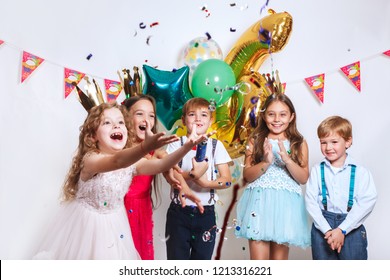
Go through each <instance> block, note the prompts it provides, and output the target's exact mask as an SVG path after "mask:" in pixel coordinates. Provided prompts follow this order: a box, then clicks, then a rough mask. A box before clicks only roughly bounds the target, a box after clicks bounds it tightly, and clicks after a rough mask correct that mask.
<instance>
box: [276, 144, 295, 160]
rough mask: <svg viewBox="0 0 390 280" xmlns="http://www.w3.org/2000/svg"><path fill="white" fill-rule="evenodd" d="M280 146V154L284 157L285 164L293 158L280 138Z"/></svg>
mask: <svg viewBox="0 0 390 280" xmlns="http://www.w3.org/2000/svg"><path fill="white" fill-rule="evenodd" d="M278 146H279V150H280V152H279V155H280V157H281V158H282V160H283V162H284V163H285V164H287V163H288V162H290V161H291V160H292V159H291V157H290V154H289V153H288V152H287V151H286V148H285V147H284V145H283V141H281V140H280V139H279V140H278Z"/></svg>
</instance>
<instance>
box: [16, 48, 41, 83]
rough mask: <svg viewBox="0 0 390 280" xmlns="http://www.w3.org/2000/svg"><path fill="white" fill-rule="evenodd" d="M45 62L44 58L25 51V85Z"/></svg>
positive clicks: (23, 65) (23, 70)
mask: <svg viewBox="0 0 390 280" xmlns="http://www.w3.org/2000/svg"><path fill="white" fill-rule="evenodd" d="M43 61H45V60H44V59H43V58H40V57H38V56H36V55H33V54H31V53H28V52H25V51H23V58H22V77H21V82H22V83H23V82H24V81H25V80H26V79H27V78H28V77H29V76H30V75H31V74H32V72H34V70H35V69H37V68H38V66H39V65H41V63H42V62H43Z"/></svg>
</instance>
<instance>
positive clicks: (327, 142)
mask: <svg viewBox="0 0 390 280" xmlns="http://www.w3.org/2000/svg"><path fill="white" fill-rule="evenodd" d="M320 145H321V152H322V154H323V155H324V156H325V157H326V159H327V160H328V161H329V162H330V163H331V164H332V166H335V167H342V166H343V164H344V161H345V158H346V157H347V153H346V151H347V149H348V148H349V147H350V146H351V145H352V137H351V138H349V139H348V140H345V139H344V138H343V137H341V136H340V135H339V134H338V133H335V132H332V133H330V134H329V135H328V136H326V137H321V138H320Z"/></svg>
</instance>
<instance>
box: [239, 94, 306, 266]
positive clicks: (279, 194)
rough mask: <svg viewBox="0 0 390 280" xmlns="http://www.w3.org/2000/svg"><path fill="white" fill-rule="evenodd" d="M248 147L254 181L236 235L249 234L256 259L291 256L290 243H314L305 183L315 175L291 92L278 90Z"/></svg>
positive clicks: (248, 173)
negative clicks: (278, 92)
mask: <svg viewBox="0 0 390 280" xmlns="http://www.w3.org/2000/svg"><path fill="white" fill-rule="evenodd" d="M262 109H263V110H262V111H261V113H260V117H259V123H258V125H257V127H256V128H255V130H254V131H253V133H252V135H251V137H250V139H249V141H248V146H247V150H246V153H245V167H244V171H243V176H244V180H245V181H246V182H249V184H248V185H247V187H246V189H245V190H244V193H243V195H242V196H241V198H240V200H239V202H238V205H237V226H236V231H235V233H236V236H237V237H243V238H247V239H248V240H249V250H250V258H251V259H261V260H283V259H284V260H285V259H288V254H289V246H290V245H294V246H299V247H302V248H305V247H308V246H310V230H309V226H308V219H307V213H306V210H305V205H304V196H303V195H302V188H301V185H302V184H305V183H306V181H307V179H308V177H309V167H308V147H307V143H306V141H305V140H304V139H303V136H302V135H301V134H300V133H299V131H298V129H297V127H296V113H295V109H294V106H293V104H292V102H291V100H290V99H289V98H288V97H287V96H286V95H285V94H278V95H276V94H272V95H270V96H269V97H268V98H267V100H266V101H265V103H264V106H263V108H262Z"/></svg>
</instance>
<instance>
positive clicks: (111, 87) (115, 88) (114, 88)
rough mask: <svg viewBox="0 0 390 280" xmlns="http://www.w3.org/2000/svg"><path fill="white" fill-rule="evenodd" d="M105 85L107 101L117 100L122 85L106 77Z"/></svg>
mask: <svg viewBox="0 0 390 280" xmlns="http://www.w3.org/2000/svg"><path fill="white" fill-rule="evenodd" d="M104 87H105V89H106V96H107V102H109V101H114V100H116V99H117V98H118V96H119V94H120V93H121V91H122V85H121V83H120V82H117V81H112V80H108V79H104Z"/></svg>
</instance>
